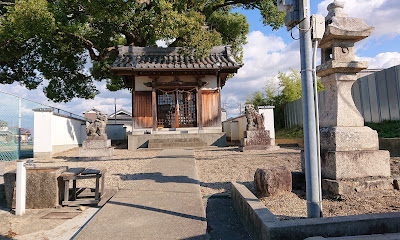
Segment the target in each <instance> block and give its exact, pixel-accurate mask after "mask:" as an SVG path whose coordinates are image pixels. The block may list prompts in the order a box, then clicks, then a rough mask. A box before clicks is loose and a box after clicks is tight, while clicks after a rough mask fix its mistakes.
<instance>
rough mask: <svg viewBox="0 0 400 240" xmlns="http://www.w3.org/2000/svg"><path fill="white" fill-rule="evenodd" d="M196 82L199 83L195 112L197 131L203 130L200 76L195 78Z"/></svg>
mask: <svg viewBox="0 0 400 240" xmlns="http://www.w3.org/2000/svg"><path fill="white" fill-rule="evenodd" d="M197 82H198V85H199V86H198V90H197V112H198V114H197V116H198V118H197V125H198V127H199V131H203V103H202V90H201V86H202V82H201V78H197Z"/></svg>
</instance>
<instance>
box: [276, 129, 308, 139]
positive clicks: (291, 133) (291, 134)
mask: <svg viewBox="0 0 400 240" xmlns="http://www.w3.org/2000/svg"><path fill="white" fill-rule="evenodd" d="M275 137H276V138H277V139H293V138H303V137H304V134H303V126H293V127H291V128H281V129H278V130H277V131H276V132H275Z"/></svg>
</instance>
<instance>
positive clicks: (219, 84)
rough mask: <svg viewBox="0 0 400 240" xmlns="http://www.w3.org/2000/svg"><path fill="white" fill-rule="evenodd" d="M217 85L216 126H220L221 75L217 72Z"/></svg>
mask: <svg viewBox="0 0 400 240" xmlns="http://www.w3.org/2000/svg"><path fill="white" fill-rule="evenodd" d="M217 87H218V120H217V123H218V127H222V122H221V113H222V112H221V110H222V109H221V76H220V74H219V73H218V75H217Z"/></svg>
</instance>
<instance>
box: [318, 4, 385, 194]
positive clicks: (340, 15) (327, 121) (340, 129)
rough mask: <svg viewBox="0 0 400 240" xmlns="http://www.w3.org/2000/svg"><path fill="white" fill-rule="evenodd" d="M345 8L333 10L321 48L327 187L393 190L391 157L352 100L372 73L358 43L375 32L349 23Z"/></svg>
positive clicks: (360, 22) (341, 191) (333, 7)
mask: <svg viewBox="0 0 400 240" xmlns="http://www.w3.org/2000/svg"><path fill="white" fill-rule="evenodd" d="M343 7H344V5H343V3H341V2H338V1H336V0H335V1H334V2H333V3H331V4H329V5H328V11H329V13H328V15H327V16H326V18H325V21H326V23H325V24H326V30H325V34H324V37H323V38H322V40H321V42H320V44H319V47H320V48H321V65H320V66H318V67H317V75H318V76H319V77H321V82H322V83H323V84H324V85H325V86H326V102H327V103H329V104H326V106H325V109H324V110H323V111H322V112H321V113H320V127H321V128H320V133H321V174H322V178H323V180H322V187H323V189H324V190H328V191H330V192H333V193H336V194H345V193H349V192H352V191H363V190H369V189H385V188H391V187H392V186H391V181H390V163H389V160H390V157H389V152H388V151H380V150H379V141H378V134H377V132H376V131H374V130H372V129H371V128H369V127H365V126H364V119H363V117H362V116H361V114H360V113H359V111H358V110H357V108H356V106H355V104H354V101H353V98H352V95H351V87H352V85H353V83H354V82H355V81H356V80H357V75H356V74H357V73H358V72H360V71H361V70H363V69H366V68H367V67H368V62H361V61H355V58H354V51H355V50H354V43H356V42H358V41H360V40H362V39H364V38H366V37H368V36H369V35H370V34H371V33H372V31H373V29H374V28H373V27H371V26H368V25H367V24H366V23H365V22H364V21H363V20H362V19H360V18H351V17H348V16H347V14H345V13H344V12H343Z"/></svg>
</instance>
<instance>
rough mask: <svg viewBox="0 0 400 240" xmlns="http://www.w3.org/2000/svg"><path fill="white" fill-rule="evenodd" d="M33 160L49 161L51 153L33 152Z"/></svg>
mask: <svg viewBox="0 0 400 240" xmlns="http://www.w3.org/2000/svg"><path fill="white" fill-rule="evenodd" d="M33 157H34V158H42V159H49V158H52V152H34V153H33Z"/></svg>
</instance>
